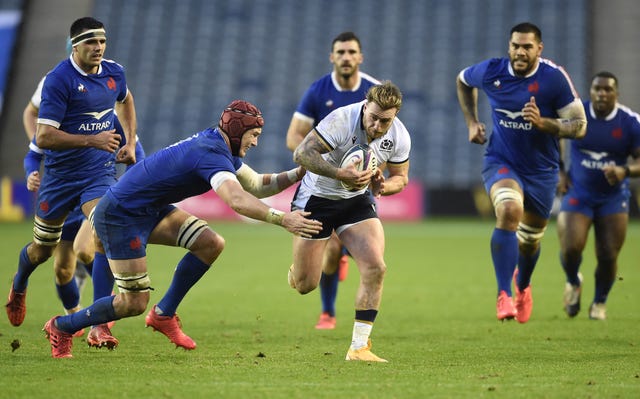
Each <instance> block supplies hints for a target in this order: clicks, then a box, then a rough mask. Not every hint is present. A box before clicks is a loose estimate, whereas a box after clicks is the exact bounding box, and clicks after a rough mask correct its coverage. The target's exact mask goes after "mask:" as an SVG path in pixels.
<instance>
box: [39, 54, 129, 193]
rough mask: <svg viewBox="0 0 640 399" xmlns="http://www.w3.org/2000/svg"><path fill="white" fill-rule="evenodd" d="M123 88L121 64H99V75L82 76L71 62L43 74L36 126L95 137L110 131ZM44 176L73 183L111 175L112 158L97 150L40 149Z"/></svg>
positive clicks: (123, 97)
mask: <svg viewBox="0 0 640 399" xmlns="http://www.w3.org/2000/svg"><path fill="white" fill-rule="evenodd" d="M126 95H127V84H126V79H125V73H124V69H123V67H122V66H121V65H119V64H117V63H115V62H113V61H109V60H103V61H102V62H101V63H100V66H99V68H98V73H96V74H87V73H85V72H84V71H82V69H80V67H78V66H77V65H76V64H75V62H73V58H72V57H69V59H66V60H64V61H62V62H60V63H59V64H58V65H57V66H56V67H55V68H54V69H53V70H51V72H49V73H48V74H47V77H46V79H45V81H44V85H43V88H42V101H41V103H40V110H39V113H38V123H40V124H46V125H50V126H53V127H55V128H57V129H60V130H62V131H64V132H66V133H70V134H80V135H95V134H98V133H100V132H103V131H105V130H112V129H114V104H115V102H116V101H120V102H121V101H124V99H125V97H126ZM44 151H45V170H46V171H47V173H50V174H52V175H55V176H57V177H61V178H69V179H72V180H75V179H78V178H83V177H88V176H92V175H96V174H99V175H104V174H115V167H114V164H115V154H114V153H110V152H108V151H104V150H99V149H97V148H93V147H90V148H71V149H65V150H44Z"/></svg>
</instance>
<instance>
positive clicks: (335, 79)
mask: <svg viewBox="0 0 640 399" xmlns="http://www.w3.org/2000/svg"><path fill="white" fill-rule="evenodd" d="M363 59H364V57H363V55H362V48H361V45H360V39H359V38H358V37H357V36H356V35H355V33H353V32H342V33H340V34H339V35H338V36H336V37H335V38H334V39H333V42H332V43H331V53H330V54H329V61H330V62H331V64H333V71H332V72H331V73H329V74H327V75H324V76H323V77H321V78H320V79H318V80H317V81H315V82H313V84H312V85H311V86H310V87H309V88H308V89H307V91H306V92H305V93H304V95H303V97H302V99H301V100H300V103H299V104H298V107H297V108H296V111H295V113H294V114H293V117H292V118H291V123H290V124H289V130H288V131H287V147H288V148H289V149H290V150H291V151H295V149H296V147H297V146H298V145H299V144H300V143H301V142H302V140H303V139H304V138H305V137H306V135H307V134H308V133H309V132H310V131H311V130H312V129H313V128H314V127H315V125H316V124H317V123H318V122H320V121H321V120H322V119H324V117H325V116H327V115H329V113H330V112H331V111H333V110H335V109H337V108H340V107H343V106H345V105H349V104H353V103H357V102H360V101H362V100H363V99H364V98H365V96H366V94H367V91H368V90H369V88H370V87H371V86H374V85H376V84H378V83H380V82H379V81H377V80H376V79H374V78H372V77H371V76H369V75H367V74H366V73H364V72H361V71H360V64H362V61H363ZM348 268H349V258H348V253H347V251H346V249H345V248H344V247H342V246H341V243H340V239H338V236H337V235H335V234H333V235H332V236H331V239H330V240H329V242H328V244H327V248H326V250H325V254H324V266H323V271H322V277H321V278H320V298H321V300H322V313H321V314H320V318H319V319H318V322H317V323H316V328H317V329H319V330H331V329H334V328H335V327H336V297H337V295H338V281H342V280H344V279H345V278H346V275H347V271H348Z"/></svg>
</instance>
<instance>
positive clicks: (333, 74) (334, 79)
mask: <svg viewBox="0 0 640 399" xmlns="http://www.w3.org/2000/svg"><path fill="white" fill-rule="evenodd" d="M331 83H333V87H335V88H336V90H337V91H358V89H359V88H360V83H362V76H360V71H358V81H357V82H356V84H355V86H353V89H351V90H345V89H343V88H342V87H340V84H338V75H337V74H336V71H333V72H331Z"/></svg>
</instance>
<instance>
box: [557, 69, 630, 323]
mask: <svg viewBox="0 0 640 399" xmlns="http://www.w3.org/2000/svg"><path fill="white" fill-rule="evenodd" d="M618 87H619V86H618V79H617V78H616V77H615V76H614V75H613V74H612V73H610V72H606V71H603V72H599V73H597V74H596V75H595V76H594V77H593V79H592V80H591V88H590V91H589V92H590V101H585V102H584V109H585V112H586V114H587V134H586V135H585V137H584V139H582V140H577V141H576V140H574V141H571V144H570V158H569V159H570V168H569V173H568V176H567V175H566V174H563V173H561V181H560V185H561V190H562V191H566V194H565V196H564V197H563V199H562V205H561V207H560V213H559V214H558V223H557V229H558V237H559V239H560V262H561V264H562V268H563V269H564V272H565V275H566V284H565V291H564V309H565V312H566V313H567V315H568V316H569V317H575V316H576V315H577V314H578V312H579V311H580V296H581V293H582V274H581V273H580V272H579V270H580V264H581V263H582V252H583V251H584V248H585V245H586V243H587V237H588V235H589V229H590V228H591V226H592V225H593V230H594V234H595V252H596V259H597V265H596V269H595V292H594V296H593V301H592V303H591V306H590V307H589V318H591V319H595V320H605V319H606V302H607V297H608V296H609V291H610V290H611V287H612V286H613V283H614V282H615V279H616V273H617V270H618V254H619V253H620V250H621V249H622V244H623V243H624V239H625V236H626V233H627V224H628V222H629V198H630V197H631V193H630V191H629V179H628V178H629V177H635V176H640V165H638V161H637V159H638V157H640V116H638V114H637V113H635V112H633V111H631V110H630V109H629V108H627V107H625V106H624V105H622V104H619V103H618ZM629 157H633V158H634V159H636V161H634V162H633V163H627V161H628V159H629Z"/></svg>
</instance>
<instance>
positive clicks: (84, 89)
mask: <svg viewBox="0 0 640 399" xmlns="http://www.w3.org/2000/svg"><path fill="white" fill-rule="evenodd" d="M78 91H79V92H80V93H86V92H87V88H86V87H84V85H83V84H82V83H80V84H79V85H78Z"/></svg>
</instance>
